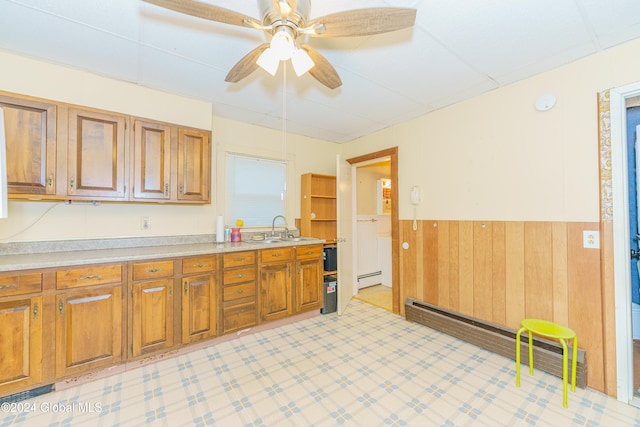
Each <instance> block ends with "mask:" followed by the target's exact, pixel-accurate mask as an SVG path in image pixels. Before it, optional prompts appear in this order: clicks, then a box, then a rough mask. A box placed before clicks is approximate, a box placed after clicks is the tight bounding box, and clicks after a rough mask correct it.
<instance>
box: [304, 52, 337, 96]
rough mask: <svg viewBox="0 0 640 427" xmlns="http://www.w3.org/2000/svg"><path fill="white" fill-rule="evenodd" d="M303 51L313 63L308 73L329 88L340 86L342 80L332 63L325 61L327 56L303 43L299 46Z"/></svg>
mask: <svg viewBox="0 0 640 427" xmlns="http://www.w3.org/2000/svg"><path fill="white" fill-rule="evenodd" d="M300 48H301V49H303V50H304V51H305V52H307V53H308V54H309V56H310V57H311V59H312V60H313V63H314V64H315V65H314V66H313V68H311V69H310V70H309V74H311V76H313V78H315V79H316V80H318V81H319V82H320V83H322V84H323V85H325V86H326V87H328V88H329V89H335V88H337V87H340V86H342V80H340V76H339V75H338V72H337V71H336V69H335V68H333V65H331V63H329V61H327V58H325V57H324V56H322V55H320V53H319V52H318V51H317V50H315V49H314V48H312V47H311V46H309V45H308V44H303V45H301V46H300Z"/></svg>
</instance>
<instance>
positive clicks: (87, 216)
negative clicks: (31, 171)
mask: <svg viewBox="0 0 640 427" xmlns="http://www.w3.org/2000/svg"><path fill="white" fill-rule="evenodd" d="M0 64H2V66H1V69H2V72H1V79H0V90H3V91H7V92H13V93H18V94H24V95H29V96H34V97H39V98H45V99H50V100H55V101H61V102H68V103H72V104H78V105H85V106H89V107H93V108H100V109H105V110H110V111H117V112H121V113H125V114H131V115H137V116H141V117H146V118H150V119H156V120H162V121H167V122H171V123H176V124H181V125H185V126H193V127H197V128H202V129H207V130H212V135H213V145H212V148H213V149H212V156H213V159H212V165H213V167H214V169H213V173H212V181H213V182H212V186H211V188H212V204H211V205H204V206H202V205H200V206H186V205H161V204H132V203H126V204H125V203H102V204H101V205H99V206H88V205H70V206H69V205H64V204H62V203H57V202H56V203H53V202H35V201H10V202H9V218H8V219H5V220H0V243H1V242H13V241H33V240H61V239H87V238H110V237H136V236H166V235H190V234H211V233H214V232H215V216H216V215H217V214H218V213H222V212H224V206H223V203H224V197H223V196H224V193H223V192H222V193H221V191H220V189H221V188H223V178H224V168H223V167H220V158H221V156H220V153H223V152H224V151H225V150H231V151H235V152H244V153H246V154H255V155H269V156H275V158H282V134H281V133H280V132H276V131H272V130H269V129H265V128H260V127H256V126H251V125H247V124H244V123H239V122H235V121H231V120H224V119H220V118H217V117H215V116H214V115H213V114H212V107H211V104H209V103H207V102H203V101H200V100H194V99H189V98H184V97H180V96H176V95H173V94H169V93H165V92H160V91H155V90H151V89H147V88H144V87H141V86H138V85H135V84H131V83H126V82H122V81H117V80H112V79H108V78H105V77H101V76H97V75H94V74H90V73H86V72H82V71H78V70H72V69H69V68H65V67H60V66H56V65H52V64H49V63H46V62H41V61H36V60H32V59H28V58H24V57H21V56H16V55H12V54H8V53H4V52H0ZM338 151H339V146H338V145H336V144H333V143H328V142H324V141H319V140H313V139H310V138H305V137H300V136H295V135H289V136H288V142H287V149H286V157H287V158H288V159H289V160H292V166H293V167H292V168H291V171H290V183H289V188H290V190H289V192H290V194H291V195H292V196H293V197H292V198H291V203H290V206H288V208H287V218H288V219H290V223H291V225H293V223H294V219H295V218H296V217H297V216H299V215H300V183H299V181H300V174H302V173H306V172H318V173H335V164H336V160H335V158H336V154H337V153H338ZM222 157H224V156H222ZM222 166H223V164H222ZM143 216H148V217H150V218H151V229H149V230H141V229H140V219H141V217H143Z"/></svg>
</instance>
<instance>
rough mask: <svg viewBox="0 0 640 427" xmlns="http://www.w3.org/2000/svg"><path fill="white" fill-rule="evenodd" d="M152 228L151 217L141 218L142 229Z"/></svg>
mask: <svg viewBox="0 0 640 427" xmlns="http://www.w3.org/2000/svg"><path fill="white" fill-rule="evenodd" d="M150 228H151V217H148V216H143V217H141V218H140V229H141V230H148V229H150Z"/></svg>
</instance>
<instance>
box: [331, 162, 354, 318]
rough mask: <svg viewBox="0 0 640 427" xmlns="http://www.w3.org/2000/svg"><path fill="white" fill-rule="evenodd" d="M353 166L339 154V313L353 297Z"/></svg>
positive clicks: (337, 192)
mask: <svg viewBox="0 0 640 427" xmlns="http://www.w3.org/2000/svg"><path fill="white" fill-rule="evenodd" d="M352 168H353V167H352V166H351V165H350V164H349V163H348V162H346V161H345V160H342V159H341V157H340V155H338V165H337V168H336V170H337V171H338V173H337V177H336V185H337V186H338V188H337V189H336V190H337V191H336V195H337V197H336V199H337V211H338V217H337V220H338V239H337V241H338V315H342V313H343V312H344V310H345V309H346V308H347V304H349V301H351V297H353V284H354V283H355V280H354V270H353V259H354V258H353V238H352V237H353V236H352V234H353V231H352V230H353V193H352V191H351V190H352V179H353V177H352Z"/></svg>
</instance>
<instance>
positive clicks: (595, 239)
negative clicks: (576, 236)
mask: <svg viewBox="0 0 640 427" xmlns="http://www.w3.org/2000/svg"><path fill="white" fill-rule="evenodd" d="M582 246H583V247H584V248H586V249H600V232H599V231H583V232H582Z"/></svg>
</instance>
